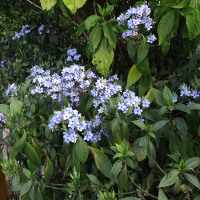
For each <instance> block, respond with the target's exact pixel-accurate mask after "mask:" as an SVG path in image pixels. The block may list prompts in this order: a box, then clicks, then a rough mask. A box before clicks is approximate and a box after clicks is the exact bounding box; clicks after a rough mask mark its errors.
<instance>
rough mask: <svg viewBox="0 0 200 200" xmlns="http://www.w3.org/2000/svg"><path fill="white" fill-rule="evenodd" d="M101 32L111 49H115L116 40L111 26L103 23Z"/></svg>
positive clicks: (106, 22) (107, 22)
mask: <svg viewBox="0 0 200 200" xmlns="http://www.w3.org/2000/svg"><path fill="white" fill-rule="evenodd" d="M103 32H104V36H105V37H106V38H107V39H108V44H109V45H110V46H111V48H115V46H116V42H117V40H116V36H115V33H114V31H113V28H112V25H111V23H110V22H109V21H105V22H104V23H103Z"/></svg>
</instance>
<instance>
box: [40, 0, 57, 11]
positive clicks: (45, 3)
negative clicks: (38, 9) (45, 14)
mask: <svg viewBox="0 0 200 200" xmlns="http://www.w3.org/2000/svg"><path fill="white" fill-rule="evenodd" d="M40 3H41V6H42V8H43V9H44V10H50V9H51V8H52V7H53V6H55V4H56V3H57V0H40Z"/></svg>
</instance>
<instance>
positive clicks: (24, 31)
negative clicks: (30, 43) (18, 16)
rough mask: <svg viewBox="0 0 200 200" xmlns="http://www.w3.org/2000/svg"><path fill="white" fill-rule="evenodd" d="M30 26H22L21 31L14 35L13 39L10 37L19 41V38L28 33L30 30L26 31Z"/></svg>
mask: <svg viewBox="0 0 200 200" xmlns="http://www.w3.org/2000/svg"><path fill="white" fill-rule="evenodd" d="M29 27H30V26H29V25H24V26H22V29H21V31H20V32H19V33H16V34H15V36H14V37H12V39H13V40H16V39H19V38H21V37H24V36H25V35H27V34H28V33H30V30H29V29H28V28H29Z"/></svg>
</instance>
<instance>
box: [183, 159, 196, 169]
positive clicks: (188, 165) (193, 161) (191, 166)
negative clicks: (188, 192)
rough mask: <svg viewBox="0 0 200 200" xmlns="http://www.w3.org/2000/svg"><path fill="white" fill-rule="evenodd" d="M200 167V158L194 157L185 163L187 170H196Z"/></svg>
mask: <svg viewBox="0 0 200 200" xmlns="http://www.w3.org/2000/svg"><path fill="white" fill-rule="evenodd" d="M199 165H200V157H193V158H190V159H189V160H187V161H186V162H185V168H186V169H194V168H196V167H198V166H199Z"/></svg>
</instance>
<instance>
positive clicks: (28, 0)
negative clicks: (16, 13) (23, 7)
mask: <svg viewBox="0 0 200 200" xmlns="http://www.w3.org/2000/svg"><path fill="white" fill-rule="evenodd" d="M26 1H27V2H29V3H30V4H32V5H33V6H35V7H36V8H39V9H40V10H43V9H42V7H40V6H38V5H37V4H35V3H33V2H32V1H30V0H26Z"/></svg>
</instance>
